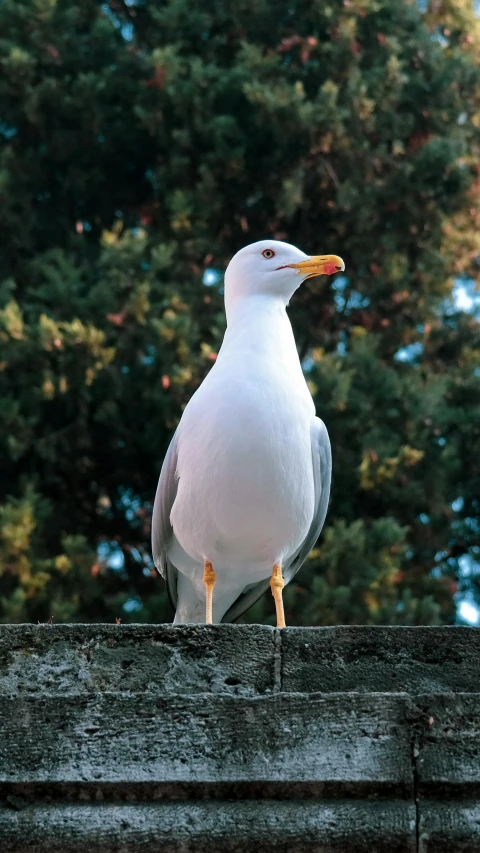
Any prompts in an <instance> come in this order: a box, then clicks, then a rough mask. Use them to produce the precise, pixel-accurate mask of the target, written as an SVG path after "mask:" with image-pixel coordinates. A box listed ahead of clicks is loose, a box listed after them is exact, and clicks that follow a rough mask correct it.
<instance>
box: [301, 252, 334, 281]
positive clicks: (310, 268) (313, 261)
mask: <svg viewBox="0 0 480 853" xmlns="http://www.w3.org/2000/svg"><path fill="white" fill-rule="evenodd" d="M288 266H289V267H292V268H293V269H295V270H298V272H299V273H301V275H304V276H305V277H306V278H313V277H314V276H315V275H333V273H336V272H343V271H344V269H345V264H344V262H343V261H342V259H341V258H339V257H338V255H312V257H311V258H309V259H308V261H300V263H298V264H288Z"/></svg>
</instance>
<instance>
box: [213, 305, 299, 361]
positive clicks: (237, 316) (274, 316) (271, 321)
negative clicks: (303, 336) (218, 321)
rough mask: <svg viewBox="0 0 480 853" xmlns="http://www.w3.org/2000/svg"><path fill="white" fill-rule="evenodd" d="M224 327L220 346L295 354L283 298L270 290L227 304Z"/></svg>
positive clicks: (288, 355) (258, 351) (293, 339)
mask: <svg viewBox="0 0 480 853" xmlns="http://www.w3.org/2000/svg"><path fill="white" fill-rule="evenodd" d="M227 323H228V325H227V331H226V332H225V338H224V341H223V345H222V350H223V351H224V352H225V351H228V350H230V349H231V348H233V347H235V349H242V348H248V349H249V350H255V352H257V353H258V354H261V353H272V352H275V353H277V354H279V355H280V356H281V355H284V356H285V357H288V358H290V359H291V358H297V359H298V354H297V348H296V344H295V338H294V337H293V331H292V326H291V324H290V320H289V319H288V316H287V312H286V310H285V305H284V303H283V300H282V299H281V298H279V297H277V296H272V295H270V294H268V295H267V294H260V293H257V294H251V295H248V296H246V297H244V298H242V299H239V300H237V301H236V302H235V303H234V304H233V305H230V306H228V308H227Z"/></svg>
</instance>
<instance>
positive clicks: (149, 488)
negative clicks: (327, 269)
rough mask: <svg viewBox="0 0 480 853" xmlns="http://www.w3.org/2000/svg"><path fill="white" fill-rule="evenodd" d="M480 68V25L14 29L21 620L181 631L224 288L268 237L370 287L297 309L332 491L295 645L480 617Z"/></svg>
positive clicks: (284, 13) (273, 7) (13, 382)
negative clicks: (175, 626)
mask: <svg viewBox="0 0 480 853" xmlns="http://www.w3.org/2000/svg"><path fill="white" fill-rule="evenodd" d="M479 57H480V24H479V19H478V18H476V17H475V14H474V11H473V3H472V2H471V0H448V1H447V0H445V2H435V3H433V2H432V3H430V4H428V8H427V11H426V12H425V13H424V14H421V13H420V12H419V11H418V9H417V7H416V4H415V3H414V2H410V0H349V2H346V0H345V2H341V0H330V2H329V3H320V2H309V3H305V2H303V0H292V2H289V3H288V4H287V3H284V4H282V3H280V4H278V3H274V2H273V0H239V2H236V3H234V4H231V3H227V2H226V0H217V1H216V2H215V3H213V2H209V3H207V2H205V0H200V2H198V0H195V2H193V0H167V2H165V3H162V4H157V3H154V2H152V1H151V2H148V0H136V1H135V2H133V1H132V2H129V3H125V2H123V0H110V2H109V3H101V2H98V0H84V2H82V3H73V2H72V0H4V2H3V3H2V4H1V5H0V63H1V70H2V73H1V75H0V234H1V240H0V466H1V478H0V620H3V621H21V620H26V621H32V620H33V621H35V620H46V619H48V618H49V617H50V616H53V617H54V618H55V619H56V620H59V621H62V620H70V621H74V620H93V619H97V620H101V619H104V620H107V621H113V620H114V618H115V617H121V618H122V619H124V620H125V621H126V620H129V619H130V620H134V621H138V620H145V621H148V620H153V621H156V620H159V621H161V620H167V619H169V618H170V611H169V606H168V602H167V598H166V593H165V590H164V587H163V583H162V582H161V581H160V580H158V579H157V578H156V576H155V573H154V571H153V566H152V563H151V557H150V545H149V533H150V512H151V505H152V501H153V496H154V493H155V487H156V482H157V478H158V473H159V469H160V466H161V461H162V458H163V455H164V453H165V450H166V447H167V445H168V441H169V438H170V436H171V434H172V431H173V429H174V428H175V425H176V423H177V422H178V419H179V417H180V415H181V412H182V408H183V406H184V405H185V404H186V402H187V400H188V399H189V397H190V396H191V394H192V393H193V391H194V390H195V389H196V388H197V387H198V385H199V383H200V382H201V380H202V378H203V377H204V375H205V374H206V372H207V371H208V369H209V367H210V366H211V364H212V361H213V360H214V359H215V354H216V352H217V351H218V347H219V346H220V342H221V338H222V334H223V330H224V315H223V304H222V293H221V287H220V286H219V285H220V284H221V280H219V283H218V284H217V285H213V286H211V287H205V286H204V285H203V284H202V280H203V276H204V273H205V272H206V271H208V270H210V272H211V273H212V274H213V278H215V273H216V271H217V270H218V271H220V272H221V271H222V270H223V269H224V268H225V265H226V264H227V262H228V260H229V258H230V257H231V255H232V254H233V253H234V252H235V251H236V250H237V249H238V248H239V247H240V246H242V245H244V244H246V243H247V242H251V241H253V240H256V239H261V238H265V237H268V236H272V237H275V238H279V239H287V240H288V241H290V242H293V243H295V244H297V245H299V246H301V247H302V248H303V249H305V250H306V251H311V252H312V253H316V252H327V251H328V252H334V253H336V254H340V255H342V256H343V257H344V259H345V262H346V269H347V277H344V278H338V277H337V279H336V280H335V279H334V280H331V279H328V280H327V279H325V278H322V279H314V280H313V281H312V282H309V283H308V285H305V286H304V287H303V288H302V289H301V290H300V291H299V292H298V293H297V294H296V295H295V299H294V300H293V301H292V306H291V317H292V321H293V324H294V327H295V333H296V338H297V341H298V344H299V350H300V354H301V357H302V360H303V361H304V363H305V369H306V373H307V378H308V381H309V383H310V386H311V389H312V392H313V393H314V396H315V400H316V405H317V410H318V412H319V414H320V415H321V417H323V418H324V420H325V422H326V423H327V426H328V429H329V432H330V435H331V439H332V445H333V453H334V479H333V492H332V502H331V508H330V512H329V516H328V520H327V526H326V529H325V533H324V535H323V537H322V539H321V540H320V542H319V543H318V547H317V548H316V549H315V550H314V552H313V553H312V555H311V558H310V559H309V561H308V562H307V564H306V566H305V567H304V568H303V569H302V571H301V573H300V574H299V575H298V576H297V578H296V579H295V582H294V583H292V584H291V585H290V586H289V587H288V588H287V589H286V593H285V599H286V610H287V621H288V622H290V623H297V624H329V623H335V622H345V623H379V622H383V623H391V624H399V623H402V624H404V623H417V624H420V623H422V624H437V623H445V622H451V621H452V620H453V619H454V613H455V608H454V599H453V595H454V593H455V591H456V589H457V586H458V585H459V584H460V586H461V587H462V588H468V590H469V592H470V593H471V594H477V596H478V597H479V598H480V582H479V579H478V575H475V573H474V569H473V566H474V562H471V563H469V562H468V559H469V558H471V559H472V560H473V561H474V560H475V559H476V560H478V557H479V548H480V535H479V530H480V526H479V524H480V523H479V500H480V497H479V496H480V467H479V466H480V461H479V460H480V375H479V372H480V371H479V364H480V335H479V323H478V320H477V319H476V318H475V316H474V315H469V314H465V313H463V312H460V311H456V310H455V309H454V306H453V302H452V289H453V285H454V281H455V279H458V278H463V279H464V280H465V281H467V280H470V279H471V280H474V281H475V282H476V283H477V285H478V283H479V281H480V270H479V264H478V257H479V254H480V227H479V226H480V169H479V166H478V163H479V151H480V145H479V141H480V63H479ZM405 348H407V349H405ZM402 352H403V354H404V356H406V358H404V360H402V359H401V358H399V356H398V354H399V353H400V355H402ZM452 504H453V507H454V508H453V507H452ZM468 566H471V567H472V568H471V569H470V571H469V572H468V571H466V568H465V567H467V568H468ZM462 567H463V568H462ZM246 618H247V619H248V620H250V621H252V620H257V619H261V620H271V619H272V605H271V601H270V598H269V597H267V598H266V599H265V600H264V601H262V602H259V603H258V604H257V605H256V606H255V607H254V608H252V610H251V611H250V613H249V614H247V617H246Z"/></svg>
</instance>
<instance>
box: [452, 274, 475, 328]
mask: <svg viewBox="0 0 480 853" xmlns="http://www.w3.org/2000/svg"><path fill="white" fill-rule="evenodd" d="M452 302H453V307H454V309H455V310H456V311H466V312H468V313H469V314H473V315H474V316H475V317H477V318H478V319H480V292H479V291H478V289H477V286H476V282H475V281H474V279H473V278H459V279H457V280H456V281H455V285H454V288H453V294H452Z"/></svg>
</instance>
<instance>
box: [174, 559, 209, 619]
mask: <svg viewBox="0 0 480 853" xmlns="http://www.w3.org/2000/svg"><path fill="white" fill-rule="evenodd" d="M177 596H178V600H177V609H176V612H175V618H174V620H173V624H174V625H187V624H188V623H194V624H195V623H196V624H201V623H202V622H205V595H203V597H202V596H200V595H199V593H198V592H197V588H196V586H194V584H193V583H192V581H191V580H190V578H188V577H187V576H186V575H184V574H182V572H179V573H178V578H177Z"/></svg>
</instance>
